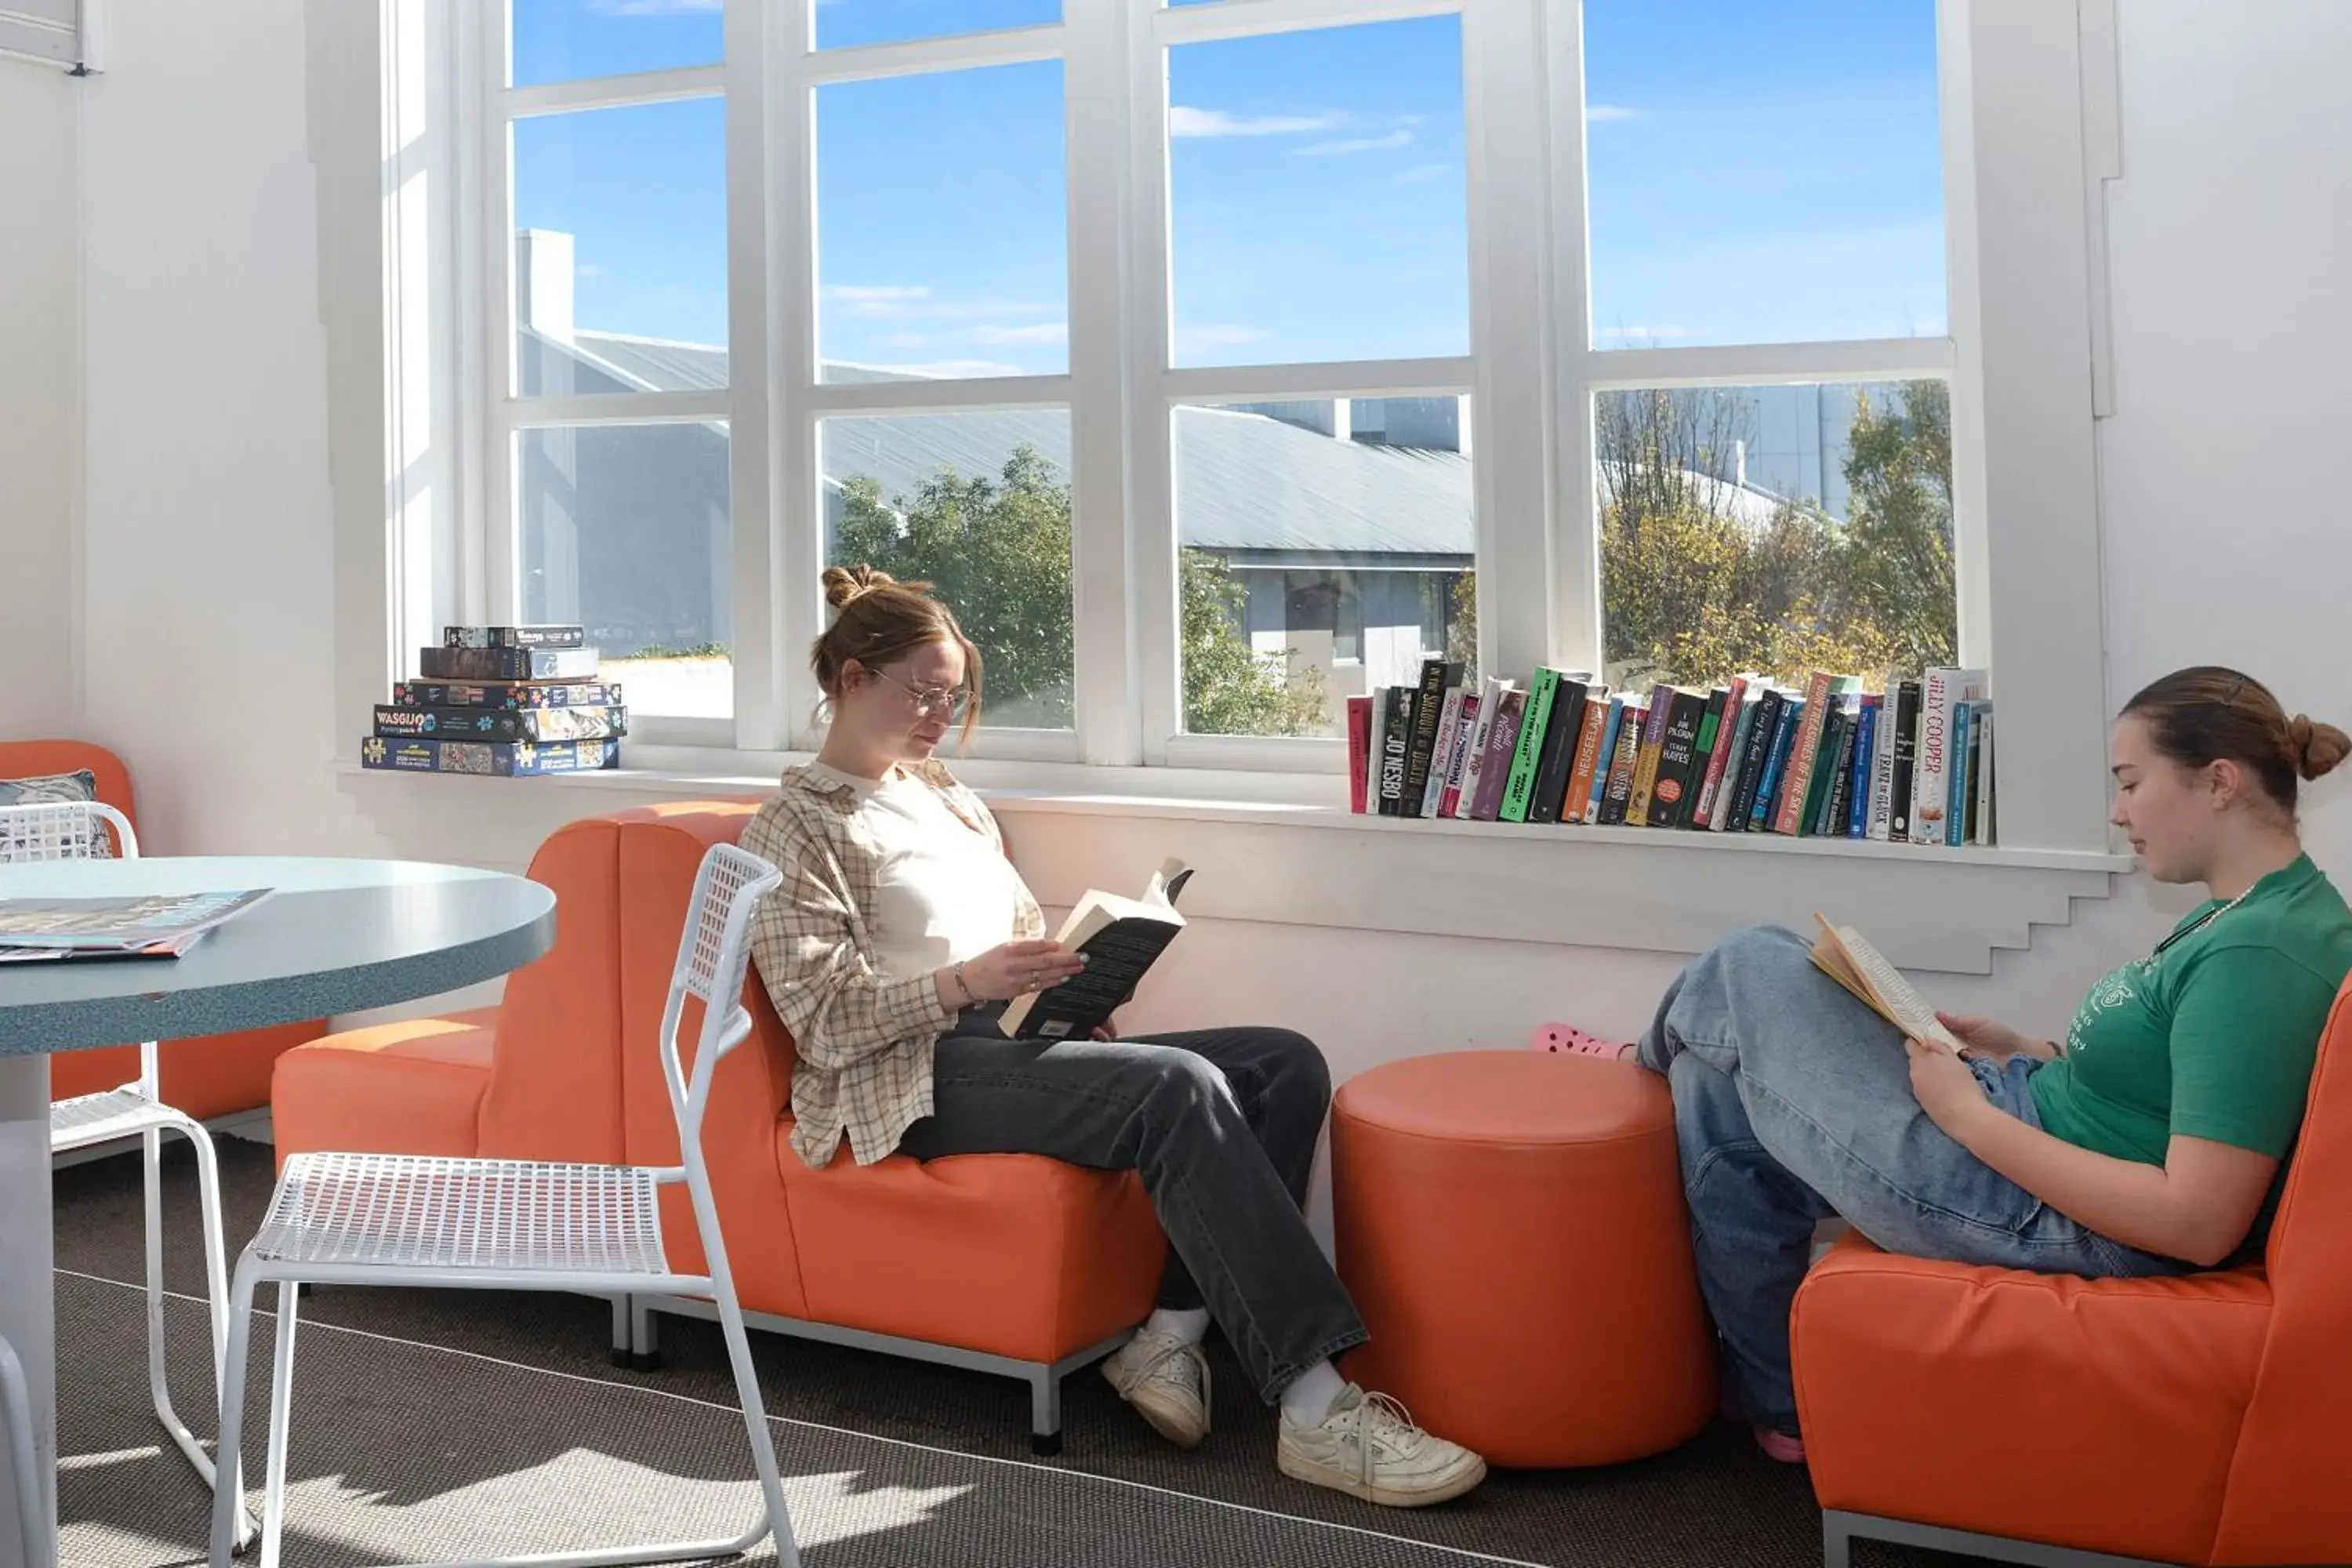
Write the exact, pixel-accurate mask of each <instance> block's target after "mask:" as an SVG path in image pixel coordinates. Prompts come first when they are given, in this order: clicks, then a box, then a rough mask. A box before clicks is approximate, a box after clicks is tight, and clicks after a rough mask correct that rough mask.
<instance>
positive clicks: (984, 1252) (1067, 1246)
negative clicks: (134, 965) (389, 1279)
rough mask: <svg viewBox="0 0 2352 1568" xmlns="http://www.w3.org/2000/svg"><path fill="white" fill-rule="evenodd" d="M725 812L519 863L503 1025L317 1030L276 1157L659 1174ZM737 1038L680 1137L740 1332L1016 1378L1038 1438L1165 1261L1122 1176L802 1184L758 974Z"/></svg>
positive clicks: (692, 1233)
mask: <svg viewBox="0 0 2352 1568" xmlns="http://www.w3.org/2000/svg"><path fill="white" fill-rule="evenodd" d="M754 809H755V806H754V805H752V804H751V803H748V802H723V803H711V802H700V803H689V804H679V805H666V806H651V807H645V808H641V809H637V810H633V811H624V812H619V813H615V814H614V815H612V816H602V817H592V818H590V819H588V820H586V821H583V822H575V823H572V824H570V825H568V826H565V827H563V828H562V829H559V830H558V831H557V832H556V833H555V834H554V835H553V836H552V837H550V838H549V839H548V840H547V842H546V843H545V844H544V845H542V846H541V847H540V850H539V853H538V855H537V856H536V857H534V858H533V859H532V861H531V867H530V875H531V877H532V879H534V880H536V881H539V882H542V883H544V884H546V885H547V886H548V887H551V888H552V889H555V894H556V920H557V933H556V943H555V947H554V949H553V951H551V952H549V953H548V954H547V955H546V956H545V957H543V958H541V959H540V960H539V961H538V962H537V963H532V964H530V965H529V966H527V967H525V968H523V969H520V970H517V971H516V972H515V973H513V974H512V975H510V976H509V978H508V981H507V986H506V993H505V997H504V999H503V1001H502V1002H501V1003H500V1005H499V1006H498V1007H496V1008H492V1009H488V1010H485V1011H481V1012H476V1013H467V1014H459V1015H457V1016H451V1017H447V1018H430V1019H418V1020H413V1021H410V1022H407V1023H402V1024H391V1025H385V1026H380V1027H377V1028H372V1029H363V1030H357V1031H354V1032H352V1033H350V1034H345V1035H331V1036H329V1037H326V1038H325V1039H322V1040H318V1041H314V1042H312V1043H311V1044H310V1045H307V1046H304V1047H300V1048H299V1049H298V1050H294V1051H291V1052H289V1053H288V1054H287V1056H286V1057H285V1058H282V1059H281V1060H280V1061H279V1062H278V1071H277V1081H276V1087H275V1089H274V1093H273V1099H272V1117H273V1120H274V1121H275V1124H276V1128H277V1138H278V1153H279V1156H280V1158H281V1159H282V1158H284V1157H285V1156H287V1155H290V1154H293V1153H297V1152H303V1151H308V1150H328V1149H341V1150H354V1151H359V1152H374V1153H420V1154H458V1155H475V1154H478V1155H483V1156H489V1157H496V1158H508V1159H542V1160H576V1161H589V1162H597V1163H630V1164H665V1163H676V1161H677V1122H676V1121H675V1120H674V1118H673V1117H672V1115H671V1112H670V1107H669V1100H668V1097H667V1090H666V1089H664V1088H663V1085H662V1079H661V1067H660V1057H659V1048H658V1045H657V1039H658V1025H659V1022H660V1015H661V1008H662V1003H663V999H664V997H665V995H666V994H667V987H668V984H669V973H670V965H671V963H672V961H673V960H674V959H675V957H676V955H677V933H678V931H679V929H680V927H681V925H682V923H683V921H684V920H685V916H686V908H687V903H688V899H689V897H690V896H691V893H692V890H693V885H694V873H695V868H696V867H697V866H698V865H699V864H700V863H701V859H702V855H703V851H704V850H705V849H706V848H708V847H709V846H710V845H712V844H716V843H732V842H734V841H735V840H736V838H737V837H739V836H740V834H741V833H742V830H743V827H744V825H745V824H747V823H748V822H749V821H750V820H751V814H752V812H753V810H754ZM744 1005H746V1006H747V1007H749V1008H750V1009H751V1016H752V1020H753V1024H752V1035H751V1038H750V1039H749V1040H747V1041H746V1042H744V1044H743V1046H742V1047H740V1048H739V1049H738V1050H736V1051H735V1052H734V1054H733V1055H731V1056H730V1057H729V1058H727V1059H726V1061H725V1062H723V1063H721V1064H720V1066H719V1069H718V1078H717V1079H716V1080H715V1081H714V1083H713V1086H712V1089H711V1097H710V1109H709V1114H708V1116H707V1118H706V1120H705V1122H704V1126H703V1146H704V1150H705V1152H706V1153H707V1155H708V1156H709V1161H710V1173H711V1183H712V1186H713V1189H714V1191H715V1194H716V1196H717V1198H718V1204H719V1222H720V1224H721V1226H723V1227H724V1233H725V1235H726V1237H727V1243H728V1248H727V1250H728V1255H729V1257H730V1258H732V1259H733V1268H734V1272H735V1284H736V1290H737V1293H738V1294H739V1295H740V1298H741V1300H742V1304H743V1308H744V1316H745V1320H746V1321H747V1322H749V1323H750V1324H751V1326H752V1327H754V1328H764V1329H768V1330H771V1331H777V1332H782V1333H789V1334H797V1335H801V1336H803V1337H806V1338H813V1339H821V1340H828V1341H832V1342H836V1343H845V1344H851V1345H856V1346H859V1347H862V1348H865V1349H869V1350H879V1351H883V1352H888V1353H891V1354H897V1355H906V1356H912V1357H915V1358H918V1359H920V1360H926V1361H936V1362H944V1363H949V1364H951V1365H958V1366H965V1367H972V1368H976V1369H979V1370H981V1371H985V1372H992V1373H999V1374H1002V1375H1004V1376H1008V1377H1014V1378H1018V1379H1020V1380H1021V1381H1023V1382H1024V1383H1026V1384H1029V1385H1030V1389H1031V1394H1032V1406H1031V1415H1032V1434H1033V1438H1034V1443H1035V1446H1036V1447H1038V1448H1039V1450H1040V1451H1042V1452H1051V1451H1053V1450H1054V1448H1055V1447H1057V1446H1058V1444H1059V1434H1060V1430H1061V1413H1060V1390H1061V1380H1062V1379H1063V1378H1064V1377H1065V1376H1066V1375H1067V1374H1068V1373H1071V1372H1073V1371H1076V1370H1077V1369H1079V1368H1081V1367H1084V1366H1085V1365H1087V1363H1090V1362H1092V1361H1094V1360H1096V1359H1098V1358H1099V1357H1101V1356H1103V1355H1107V1354H1108V1353H1109V1352H1111V1351H1112V1350H1113V1349H1115V1348H1116V1347H1117V1346H1118V1343H1119V1342H1121V1341H1122V1340H1123V1339H1124V1338H1125V1337H1126V1331H1127V1330H1129V1329H1130V1328H1132V1327H1133V1326H1134V1325H1135V1324H1136V1323H1137V1322H1139V1321H1141V1320H1142V1319H1143V1317H1144V1316H1145V1315H1146V1314H1147V1313H1148V1312H1149V1311H1150V1309H1151V1301H1152V1297H1153V1294H1154V1292H1155V1291H1156V1289H1157V1287H1158V1284H1159V1279H1160V1268H1161V1266H1162V1264H1163V1262H1164V1261H1165V1259H1166V1257H1167V1243H1166V1241H1165V1239H1164V1238H1163V1237H1162V1236H1161V1234H1160V1226H1159V1223H1158V1221H1157V1219H1156V1218H1155V1217H1154V1216H1153V1215H1152V1212H1151V1205H1150V1199H1149V1198H1148V1197H1147V1196H1146V1195H1145V1194H1144V1192H1143V1187H1142V1184H1141V1183H1139V1181H1137V1180H1136V1178H1135V1177H1134V1176H1133V1175H1132V1174H1128V1173H1106V1172H1100V1171H1089V1170H1081V1169H1079V1168H1078V1167H1076V1166H1074V1165H1066V1164H1062V1163H1059V1162H1056V1161H1053V1160H1046V1159H1043V1158H1039V1157H1035V1156H1031V1155H995V1154H988V1155H970V1156H964V1157H961V1158H956V1159H948V1160H938V1161H934V1162H932V1163H929V1164H921V1163H917V1162H915V1161H913V1160H910V1159H907V1158H905V1157H903V1156H893V1157H891V1158H889V1159H887V1160H883V1161H881V1162H880V1163H877V1164H874V1165H870V1166H865V1167H860V1166H857V1165H856V1164H853V1163H851V1162H850V1160H849V1157H848V1156H847V1154H846V1153H844V1154H843V1155H842V1156H841V1157H839V1158H838V1159H836V1160H835V1162H834V1163H833V1164H832V1165H830V1166H829V1167H827V1168H826V1169H824V1170H823V1171H812V1170H810V1169H809V1168H808V1167H807V1166H806V1165H804V1164H803V1163H802V1162H801V1159H800V1156H798V1155H797V1154H795V1153H793V1152H792V1149H791V1147H790V1146H789V1143H788V1142H787V1140H788V1139H789V1137H790V1134H791V1131H792V1126H793V1121H792V1073H793V1046H792V1037H791V1036H790V1035H789V1034H787V1033H786V1031H785V1030H784V1027H783V1026H782V1023H781V1022H779V1021H778V1019H777V1017H776V1015H775V1012H774V1009H773V1008H772V1007H771V1006H770V1005H769V1003H768V998H767V994H766V992H765V991H764V990H762V989H761V986H760V984H759V980H758V976H757V974H756V973H755V974H754V975H753V976H752V977H751V981H750V983H749V984H747V986H746V988H745V995H744ZM671 1196H675V1197H677V1199H678V1200H679V1202H678V1204H677V1206H676V1207H675V1209H674V1210H665V1212H664V1215H663V1221H664V1223H663V1234H664V1237H665V1240H666V1244H667V1247H669V1248H670V1249H671V1254H670V1256H671V1260H672V1262H674V1263H675V1264H676V1265H677V1267H678V1268H683V1269H695V1268H700V1267H701V1263H700V1258H701V1247H700V1242H699V1240H698V1237H697V1232H696V1229H695V1226H694V1222H693V1218H692V1216H691V1215H689V1214H688V1212H687V1211H686V1208H685V1206H684V1202H683V1199H684V1194H683V1193H682V1192H681V1193H678V1194H666V1195H665V1202H667V1200H668V1198H669V1197H671ZM627 1305H628V1306H629V1307H630V1308H631V1309H632V1310H631V1318H632V1320H633V1322H632V1324H631V1326H630V1329H629V1331H628V1332H627V1333H626V1334H625V1336H622V1337H625V1339H626V1341H627V1342H628V1344H629V1345H630V1346H632V1347H633V1352H634V1358H635V1362H636V1364H638V1365H640V1366H645V1365H650V1364H651V1360H652V1357H653V1354H654V1351H655V1337H654V1335H655V1328H656V1314H658V1313H664V1312H667V1313H676V1314H683V1315H689V1316H698V1317H708V1316H709V1315H710V1307H709V1303H708V1302H702V1301H691V1300H674V1299H669V1298H662V1299H650V1298H639V1299H636V1300H634V1301H632V1302H630V1303H628V1304H627Z"/></svg>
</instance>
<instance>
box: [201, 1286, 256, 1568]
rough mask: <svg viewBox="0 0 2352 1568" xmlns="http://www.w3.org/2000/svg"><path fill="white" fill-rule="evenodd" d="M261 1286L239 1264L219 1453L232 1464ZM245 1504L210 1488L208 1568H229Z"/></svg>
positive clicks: (227, 1489)
mask: <svg viewBox="0 0 2352 1568" xmlns="http://www.w3.org/2000/svg"><path fill="white" fill-rule="evenodd" d="M260 1283H261V1281H260V1279H258V1278H257V1269H256V1268H255V1266H254V1263H253V1260H252V1259H251V1258H243V1259H241V1260H239V1262H238V1264H237V1267H236V1289H235V1294H234V1295H232V1296H231V1298H230V1300H229V1323H228V1356H227V1359H226V1362H224V1363H223V1371H222V1378H221V1416H220V1451H221V1453H222V1454H223V1455H224V1456H226V1458H230V1459H232V1460H236V1459H241V1458H243V1455H244V1452H245V1450H244V1448H243V1447H242V1444H243V1438H244V1431H245V1363H246V1354H247V1349H248V1347H249V1345H250V1344H251V1342H252V1339H253V1293H254V1290H255V1289H256V1288H257V1287H258V1286H259V1284H260ZM243 1469H244V1467H243V1466H242V1465H241V1464H236V1465H233V1466H232V1467H231V1474H232V1475H238V1476H241V1475H242V1474H243ZM244 1503H245V1499H244V1498H243V1497H242V1496H240V1495H239V1493H238V1489H237V1488H236V1486H234V1485H231V1486H215V1488H213V1540H212V1552H211V1559H212V1562H211V1568H230V1563H231V1558H232V1554H233V1553H234V1552H235V1550H236V1536H237V1516H238V1515H239V1514H241V1513H243V1512H244V1511H245V1509H244Z"/></svg>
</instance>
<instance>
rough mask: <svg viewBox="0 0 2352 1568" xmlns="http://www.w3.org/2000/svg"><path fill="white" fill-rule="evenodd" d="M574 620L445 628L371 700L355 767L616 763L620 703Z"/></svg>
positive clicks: (444, 769) (532, 768) (582, 768)
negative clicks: (378, 699)
mask: <svg viewBox="0 0 2352 1568" xmlns="http://www.w3.org/2000/svg"><path fill="white" fill-rule="evenodd" d="M584 642H585V636H584V633H583V629H582V628H581V627H579V626H448V627H445V628H444V629H443V632H442V637H441V646H440V647H428V648H421V649H419V650H418V653H417V676H416V679H414V680H404V681H401V682H400V683H398V684H397V685H396V686H394V688H393V693H392V700H391V701H390V702H387V703H379V704H377V706H376V710H375V732H374V733H373V734H372V735H370V736H369V737H368V738H367V739H366V740H365V741H364V742H362V743H361V746H360V763H361V765H362V766H364V767H371V768H384V769H390V770H394V771H398V772H403V773H476V774H487V775H494V776H499V777H506V778H516V777H521V776H523V775H526V774H530V773H586V772H589V771H591V770H593V769H597V768H616V767H619V766H620V765H621V737H622V736H624V735H625V734H627V733H628V732H629V710H628V709H627V708H626V707H625V706H624V705H623V704H622V701H621V689H620V688H619V687H618V686H615V685H612V684H609V683H607V682H604V681H600V680H598V679H596V673H597V665H596V650H595V649H594V648H593V647H585V646H583V645H584Z"/></svg>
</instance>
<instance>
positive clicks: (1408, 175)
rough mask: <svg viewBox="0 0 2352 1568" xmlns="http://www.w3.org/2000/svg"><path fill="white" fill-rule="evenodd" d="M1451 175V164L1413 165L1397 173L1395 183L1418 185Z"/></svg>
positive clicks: (1452, 166)
mask: <svg viewBox="0 0 2352 1568" xmlns="http://www.w3.org/2000/svg"><path fill="white" fill-rule="evenodd" d="M1453 173H1454V165H1453V164H1451V163H1414V164H1412V165H1410V166H1408V167H1406V168H1402V169H1399V170H1398V171H1397V174H1396V183H1397V184H1400V185H1418V184H1422V183H1423V181H1426V180H1442V179H1444V178H1445V177H1446V176H1447V175H1448V174H1453Z"/></svg>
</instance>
